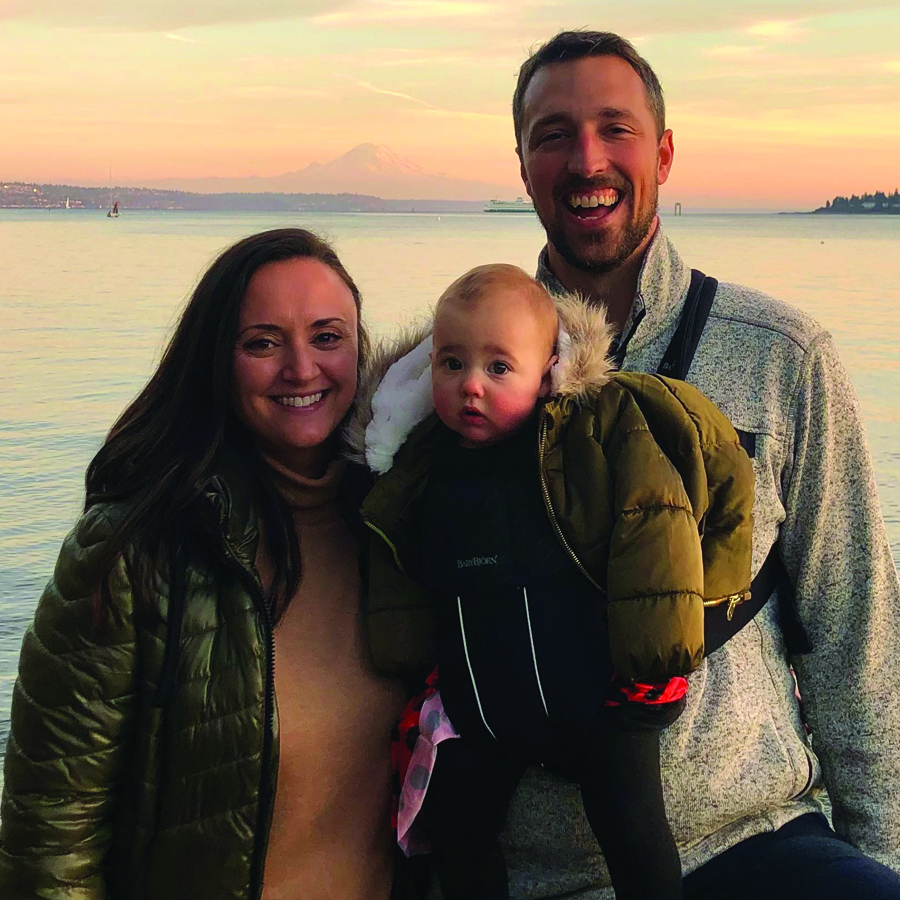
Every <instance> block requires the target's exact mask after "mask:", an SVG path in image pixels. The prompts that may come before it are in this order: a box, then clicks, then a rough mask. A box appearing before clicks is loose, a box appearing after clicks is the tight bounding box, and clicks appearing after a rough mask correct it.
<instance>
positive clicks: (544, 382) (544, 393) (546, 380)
mask: <svg viewBox="0 0 900 900" xmlns="http://www.w3.org/2000/svg"><path fill="white" fill-rule="evenodd" d="M558 360H559V357H558V356H557V355H556V354H555V353H554V354H553V356H551V357H550V359H549V360H548V361H547V365H546V366H545V367H544V372H543V374H542V375H541V386H540V388H539V389H538V397H548V396H550V389H551V384H552V379H551V377H550V373H551V372H552V371H553V367H554V366H555V365H556V363H557V361H558Z"/></svg>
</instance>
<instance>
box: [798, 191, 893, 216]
mask: <svg viewBox="0 0 900 900" xmlns="http://www.w3.org/2000/svg"><path fill="white" fill-rule="evenodd" d="M814 211H815V212H817V213H892V214H894V215H898V214H900V190H897V188H894V193H893V194H886V193H885V192H884V191H875V193H874V194H863V195H862V196H858V195H856V194H852V195H851V196H849V197H841V196H837V197H835V198H834V199H833V200H826V201H825V205H824V206H820V207H819V208H818V209H817V210H814Z"/></svg>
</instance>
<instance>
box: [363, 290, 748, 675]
mask: <svg viewBox="0 0 900 900" xmlns="http://www.w3.org/2000/svg"><path fill="white" fill-rule="evenodd" d="M559 312H560V319H561V323H562V325H563V329H564V332H563V333H564V337H563V342H564V343H565V345H566V346H565V348H564V349H563V350H562V351H561V354H560V356H561V362H560V366H559V371H558V372H557V373H556V378H555V386H554V391H553V396H552V397H551V398H550V400H549V402H547V403H546V404H545V405H544V406H543V408H542V410H541V413H540V416H539V426H538V430H539V433H538V434H537V435H536V449H537V457H538V461H539V466H540V473H541V483H542V486H543V492H544V505H545V508H546V511H547V514H548V516H549V518H550V520H551V524H552V525H553V527H554V529H555V531H556V533H557V536H558V538H559V540H560V542H561V544H562V546H563V547H564V549H565V550H566V551H567V552H568V553H569V555H570V557H571V558H572V559H573V561H574V562H575V564H576V565H577V566H578V568H579V569H580V570H581V571H582V572H583V574H584V575H585V576H586V577H587V578H588V579H589V580H590V581H591V582H592V583H593V584H594V585H595V586H596V587H597V588H598V597H599V598H600V600H601V602H604V603H606V604H607V614H608V621H609V640H610V652H611V657H612V663H613V666H614V667H615V669H616V671H617V672H618V673H619V674H620V675H621V676H623V677H625V678H631V679H639V678H643V679H653V680H661V679H665V678H669V677H671V676H673V675H682V674H686V673H688V672H690V671H691V670H693V669H694V668H696V667H697V666H698V665H699V664H700V661H701V660H702V658H703V651H704V646H703V618H704V612H703V611H704V605H717V604H724V603H728V604H732V605H736V604H738V603H741V602H743V601H744V600H746V599H748V598H749V586H750V562H751V535H752V524H753V520H752V507H753V469H752V466H751V463H750V460H749V459H748V457H747V455H746V453H745V452H744V450H743V449H742V448H741V446H740V444H739V441H738V437H737V434H736V432H735V430H734V429H733V428H732V426H731V424H730V423H729V422H728V420H727V419H726V418H725V416H724V415H722V413H721V412H720V411H719V410H718V408H717V407H716V406H715V405H714V404H713V403H711V402H710V401H709V400H707V399H706V398H705V397H704V396H703V395H702V394H701V393H700V392H699V391H697V389H696V388H694V387H691V386H690V385H689V384H686V383H685V382H680V381H674V380H672V379H667V378H661V377H658V376H655V375H643V374H636V373H631V372H612V371H611V370H610V368H609V364H608V361H607V359H606V354H607V349H608V347H609V331H608V328H607V326H606V323H605V320H604V318H603V314H602V312H600V311H598V310H596V309H595V308H591V307H588V306H586V305H584V304H582V303H579V302H577V301H574V300H571V299H567V300H561V301H559ZM410 343H413V342H412V341H410ZM423 346H424V345H422V344H420V345H419V347H418V348H417V349H416V350H413V351H411V352H410V353H409V355H408V356H407V355H406V352H405V351H406V350H407V347H401V348H396V349H395V350H394V352H393V354H392V356H391V360H393V359H394V358H396V357H398V356H399V357H400V359H399V361H398V363H397V369H395V370H394V372H396V371H398V370H399V371H401V372H402V373H403V377H402V378H401V379H400V380H398V379H395V378H392V375H391V366H390V365H388V364H386V363H384V362H382V363H381V368H382V369H385V370H386V373H387V374H386V375H385V377H384V380H383V381H382V386H387V393H386V394H385V392H382V394H381V396H379V394H378V393H376V394H375V396H374V398H373V399H372V401H371V403H370V404H368V405H366V406H363V407H362V410H363V412H362V413H361V414H362V415H366V410H367V409H368V410H369V416H370V421H369V422H362V423H358V424H357V426H356V427H355V431H354V432H353V433H352V436H353V437H354V439H355V440H356V441H357V445H359V440H360V438H361V437H362V438H363V440H364V444H365V446H364V450H365V453H366V456H367V458H368V460H369V462H370V464H373V463H374V467H375V468H376V469H378V468H379V467H380V468H381V469H382V470H383V471H384V474H383V475H382V477H381V478H380V479H379V480H378V482H377V483H376V485H375V487H374V488H373V490H372V491H371V493H370V494H369V496H368V497H367V498H366V500H365V503H364V505H363V509H362V514H363V518H364V520H365V522H366V524H367V525H368V526H369V528H370V530H371V532H372V537H371V539H370V546H369V589H368V608H367V616H366V621H367V628H368V637H369V641H370V645H371V648H372V653H373V657H374V660H375V663H376V665H377V666H378V667H379V668H381V669H382V670H384V671H386V672H390V673H393V674H402V675H409V676H413V677H416V676H419V675H420V674H421V673H422V672H423V671H424V672H427V671H430V668H431V667H433V665H434V663H435V656H436V649H435V648H436V634H435V631H436V602H435V598H434V597H433V596H432V595H431V594H430V592H429V591H427V590H426V589H425V588H424V587H422V586H421V585H420V584H418V583H416V582H415V581H413V580H412V579H411V578H408V577H407V576H406V574H405V571H406V570H407V569H408V568H409V566H408V562H409V560H410V558H411V557H410V554H411V553H412V549H411V547H412V543H413V540H412V539H413V537H414V533H415V528H416V516H415V501H416V499H417V498H418V497H419V495H420V494H421V492H422V490H423V489H424V486H425V484H426V482H427V478H428V471H429V466H430V463H431V459H432V457H433V454H434V452H435V451H436V450H437V449H438V448H439V447H440V446H441V445H442V443H444V442H447V441H450V440H453V439H454V436H453V434H452V432H450V431H449V429H446V428H445V427H443V426H442V425H441V424H440V422H439V421H438V419H437V417H436V415H434V414H431V415H427V416H426V418H424V419H423V420H421V421H418V422H410V421H403V419H404V416H403V414H402V412H401V411H402V410H413V411H414V412H413V418H415V411H416V410H417V409H418V410H423V409H424V407H423V406H422V405H419V406H418V407H417V404H416V401H415V398H414V396H413V395H412V394H405V393H404V385H405V384H413V383H416V382H417V386H416V388H415V390H417V391H418V390H421V388H422V386H423V384H425V383H426V382H428V385H429V386H430V381H429V380H428V378H427V371H426V369H425V368H424V367H425V366H427V356H426V353H425V352H423V350H422V347H423ZM425 351H427V346H425ZM419 358H420V359H419ZM417 359H419V361H418V362H417ZM391 360H388V363H390V362H391ZM411 361H412V362H411ZM407 370H408V371H407ZM429 389H430V387H429ZM407 428H410V429H411V430H406V429H407ZM398 432H399V433H398ZM382 444H384V445H388V449H387V451H384V450H383V448H382V447H381V446H380V445H382ZM395 448H396V449H395Z"/></svg>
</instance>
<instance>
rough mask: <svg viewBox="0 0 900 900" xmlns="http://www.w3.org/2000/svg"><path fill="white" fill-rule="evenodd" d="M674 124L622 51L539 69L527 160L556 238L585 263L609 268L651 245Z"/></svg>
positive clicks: (529, 109) (526, 111) (527, 173)
mask: <svg viewBox="0 0 900 900" xmlns="http://www.w3.org/2000/svg"><path fill="white" fill-rule="evenodd" d="M672 156H673V147H672V132H671V131H666V132H665V133H664V134H663V136H662V138H661V139H659V140H657V137H656V123H655V121H654V119H653V115H652V113H651V112H650V107H649V105H648V103H647V94H646V90H645V88H644V84H643V82H642V81H641V79H640V77H639V76H638V74H637V72H635V71H634V69H632V68H631V66H630V65H629V64H628V63H627V62H625V60H623V59H619V58H618V57H616V56H593V57H586V58H584V59H579V60H576V61H574V62H563V63H554V64H553V65H549V66H545V67H544V68H543V69H539V70H538V72H537V73H536V74H535V75H534V77H533V78H532V80H531V83H530V84H529V85H528V90H527V91H526V92H525V97H524V104H523V116H522V130H521V134H520V135H519V158H520V161H521V170H522V180H523V181H524V182H525V188H526V190H527V191H528V194H529V195H530V196H531V198H532V199H533V200H534V206H535V209H536V211H537V214H538V217H539V218H540V220H541V224H542V225H543V226H544V230H545V231H546V232H547V239H548V240H549V242H550V244H551V245H552V247H553V248H555V250H556V252H557V253H558V254H559V256H560V257H562V259H563V260H565V262H567V263H568V264H569V265H571V266H573V267H574V268H576V269H582V270H586V271H589V272H596V273H598V274H599V273H604V272H609V271H611V270H612V269H615V268H616V267H617V266H619V265H621V264H622V263H623V262H625V261H626V260H627V259H629V257H631V256H632V255H633V254H634V253H635V252H642V251H643V249H644V248H645V246H646V243H647V242H648V241H649V238H650V236H651V234H652V229H653V225H654V222H655V219H656V206H657V195H658V187H659V185H660V184H663V183H664V182H665V180H666V178H668V175H669V169H670V167H671V165H672Z"/></svg>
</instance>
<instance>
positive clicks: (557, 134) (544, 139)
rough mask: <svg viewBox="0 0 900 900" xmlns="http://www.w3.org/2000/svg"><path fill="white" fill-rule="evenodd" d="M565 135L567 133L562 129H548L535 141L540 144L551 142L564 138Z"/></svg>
mask: <svg viewBox="0 0 900 900" xmlns="http://www.w3.org/2000/svg"><path fill="white" fill-rule="evenodd" d="M564 137H565V134H564V133H563V132H562V131H548V132H547V133H546V134H542V135H541V136H540V137H539V138H538V139H537V140H536V141H535V143H536V144H538V145H540V144H549V143H552V142H553V141H559V140H562V139H563V138H564Z"/></svg>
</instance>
